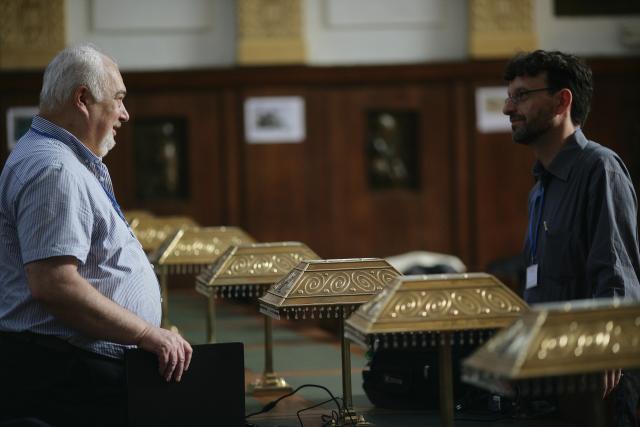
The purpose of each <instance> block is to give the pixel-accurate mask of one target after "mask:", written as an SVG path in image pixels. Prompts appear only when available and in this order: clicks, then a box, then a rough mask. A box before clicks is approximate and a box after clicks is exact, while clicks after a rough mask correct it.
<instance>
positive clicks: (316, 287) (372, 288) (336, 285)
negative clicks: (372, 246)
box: [296, 270, 398, 295]
mask: <svg viewBox="0 0 640 427" xmlns="http://www.w3.org/2000/svg"><path fill="white" fill-rule="evenodd" d="M396 276H398V273H396V272H395V271H394V270H365V271H360V270H357V271H337V272H333V271H331V272H327V271H320V272H314V273H307V275H306V276H305V277H304V278H303V279H302V280H301V281H300V283H298V285H297V287H296V288H297V289H296V293H298V294H304V295H323V294H329V295H341V294H352V295H356V294H363V293H364V294H371V293H377V292H378V291H380V290H381V289H382V288H383V287H384V286H385V284H386V283H388V282H390V281H391V280H392V279H393V278H394V277H396Z"/></svg>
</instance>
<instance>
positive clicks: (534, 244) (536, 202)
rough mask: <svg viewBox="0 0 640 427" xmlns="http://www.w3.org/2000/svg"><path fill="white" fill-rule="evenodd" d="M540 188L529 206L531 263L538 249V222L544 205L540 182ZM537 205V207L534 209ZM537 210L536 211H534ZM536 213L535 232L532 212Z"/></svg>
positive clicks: (533, 262)
mask: <svg viewBox="0 0 640 427" xmlns="http://www.w3.org/2000/svg"><path fill="white" fill-rule="evenodd" d="M539 188H540V190H539V191H538V193H537V194H536V195H535V196H534V199H533V203H532V206H531V207H530V208H529V249H530V253H531V263H532V264H535V261H536V258H537V253H536V251H537V249H538V232H539V231H540V223H541V222H542V207H543V205H544V186H543V185H542V183H540V187H539ZM536 207H537V209H536ZM534 210H537V212H534ZM534 213H536V225H535V233H534V232H532V228H533V219H534V216H533V214H534Z"/></svg>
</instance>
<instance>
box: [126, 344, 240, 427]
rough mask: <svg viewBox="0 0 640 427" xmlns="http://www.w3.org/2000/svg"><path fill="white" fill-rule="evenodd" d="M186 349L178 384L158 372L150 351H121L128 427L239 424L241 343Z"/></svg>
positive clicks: (155, 361)
mask: <svg viewBox="0 0 640 427" xmlns="http://www.w3.org/2000/svg"><path fill="white" fill-rule="evenodd" d="M192 348H193V356H192V359H191V364H190V366H189V370H188V371H187V372H185V373H184V374H183V375H182V380H181V381H180V382H179V383H176V382H166V381H165V380H164V379H163V378H162V377H161V376H160V374H159V372H158V359H157V357H156V356H155V355H154V354H152V353H149V352H147V351H144V350H141V349H133V350H128V351H127V352H126V353H125V366H126V375H127V392H128V396H127V399H128V421H129V427H137V426H154V427H170V426H171V427H173V426H176V427H178V426H180V427H186V426H229V427H235V426H238V427H244V426H245V421H244V416H245V407H244V348H243V345H242V343H221V344H203V345H194V346H192Z"/></svg>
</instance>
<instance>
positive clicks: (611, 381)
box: [602, 369, 622, 399]
mask: <svg viewBox="0 0 640 427" xmlns="http://www.w3.org/2000/svg"><path fill="white" fill-rule="evenodd" d="M621 377H622V370H621V369H614V370H611V371H605V372H604V378H603V390H604V391H603V393H602V398H603V399H604V398H605V397H607V396H608V395H609V393H611V392H612V391H613V389H614V388H616V386H617V385H618V383H619V382H620V378H621Z"/></svg>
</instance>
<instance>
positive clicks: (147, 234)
mask: <svg viewBox="0 0 640 427" xmlns="http://www.w3.org/2000/svg"><path fill="white" fill-rule="evenodd" d="M129 225H130V226H131V231H133V234H135V236H136V238H137V239H138V240H139V241H140V244H141V245H142V249H144V251H145V252H146V253H151V252H153V251H155V250H157V249H158V247H160V245H161V244H162V242H164V241H165V240H166V239H167V238H168V237H169V236H170V235H172V234H174V233H175V232H176V231H177V230H178V229H180V228H188V227H197V226H198V224H197V223H196V222H195V221H194V220H192V219H191V218H189V217H186V216H164V217H161V216H158V217H154V216H144V215H142V216H138V217H137V218H133V219H132V220H131V222H130V223H129Z"/></svg>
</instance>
